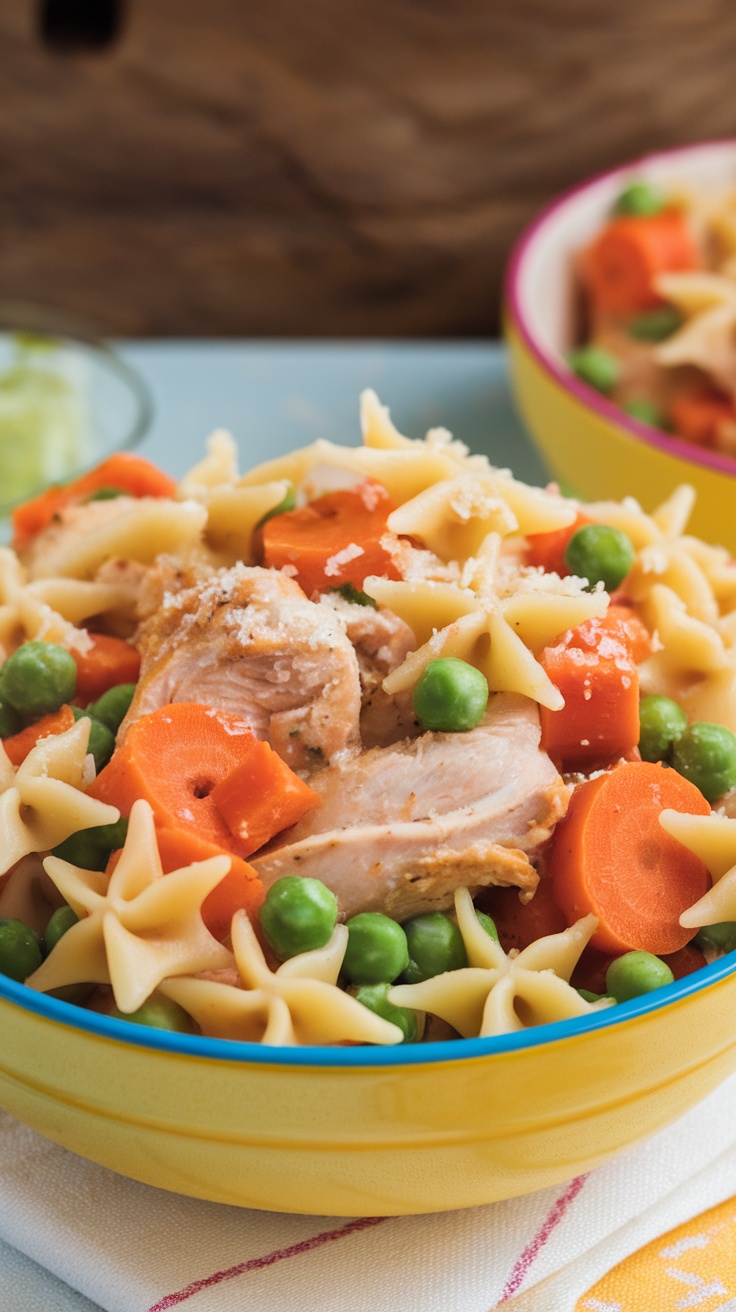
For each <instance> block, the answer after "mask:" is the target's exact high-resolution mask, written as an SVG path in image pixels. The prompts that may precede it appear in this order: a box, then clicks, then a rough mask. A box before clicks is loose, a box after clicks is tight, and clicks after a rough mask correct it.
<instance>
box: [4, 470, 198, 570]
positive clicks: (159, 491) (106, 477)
mask: <svg viewBox="0 0 736 1312" xmlns="http://www.w3.org/2000/svg"><path fill="white" fill-rule="evenodd" d="M103 487H115V488H119V489H120V490H121V492H126V493H127V494H128V495H129V496H132V497H173V496H174V494H175V492H176V481H175V479H173V478H170V477H169V475H168V474H165V473H164V472H163V470H161V469H159V468H158V467H157V466H156V465H154V464H152V462H151V461H150V460H146V459H145V458H144V457H143V456H135V455H132V454H131V453H130V452H128V451H119V452H117V453H116V454H115V455H112V456H108V458H107V460H103V461H102V463H101V464H99V465H97V466H96V468H95V469H91V470H90V471H89V473H87V474H82V476H81V477H80V478H77V479H74V481H73V482H71V483H66V484H64V485H63V486H56V487H50V488H47V489H46V491H45V492H42V493H41V494H40V495H39V496H37V497H34V498H33V500H31V501H26V502H24V504H23V505H22V506H16V508H15V510H14V511H13V514H12V524H13V547H14V548H15V550H16V551H21V550H22V549H23V548H24V547H26V546H27V545H28V543H29V542H30V541H31V539H32V538H33V537H35V535H36V534H37V533H41V532H42V531H43V529H45V528H48V526H49V524H50V523H51V521H52V519H53V518H54V515H58V514H59V512H60V511H61V510H63V509H64V507H65V506H68V505H71V503H72V502H74V501H83V500H84V499H85V497H89V496H92V494H93V493H94V492H99V490H100V488H103Z"/></svg>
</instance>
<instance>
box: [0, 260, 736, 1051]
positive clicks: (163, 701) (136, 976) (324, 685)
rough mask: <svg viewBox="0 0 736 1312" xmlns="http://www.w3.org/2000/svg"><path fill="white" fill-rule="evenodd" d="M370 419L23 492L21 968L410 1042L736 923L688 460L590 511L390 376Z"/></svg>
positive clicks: (498, 1023) (712, 566) (545, 1007)
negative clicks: (658, 480)
mask: <svg viewBox="0 0 736 1312" xmlns="http://www.w3.org/2000/svg"><path fill="white" fill-rule="evenodd" d="M678 276H680V275H678ZM681 277H682V278H685V275H684V274H683V275H681ZM678 286H679V284H678ZM682 286H683V287H684V283H683V284H682ZM716 290H717V289H714V288H713V287H712V286H711V289H710V292H709V293H708V295H710V296H711V300H709V299H708V295H706V293H707V292H708V288H707V287H705V288H701V291H700V293H698V294H697V295H696V291H697V289H695V288H694V287H691V288H690V291H689V292H687V291H686V290H684V291H682V292H681V295H682V297H683V298H685V299H686V298H687V296H689V297H690V300H689V301H687V304H688V305H689V306H690V307H691V308H693V307H694V308H693V313H696V312H697V313H699V312H700V310H701V309H703V308H704V307H705V309H707V308H708V306H710V305H711V304H712V303H714V302H712V297H713V296H715V294H716ZM679 294H680V293H679V292H678V295H679ZM673 295H674V293H673ZM683 303H684V301H683ZM718 304H719V305H720V304H721V302H718ZM729 304H730V302H729ZM704 312H705V311H704ZM673 340H674V339H673ZM361 428H362V437H363V441H362V444H361V445H359V446H356V447H349V446H338V445H336V444H334V443H330V442H324V441H318V442H315V443H313V444H312V445H311V446H308V447H305V448H304V449H302V450H300V451H295V452H293V453H291V454H290V455H287V456H283V457H279V458H277V459H275V460H271V461H269V462H267V463H266V464H264V465H261V466H259V467H257V468H256V469H253V470H250V471H249V472H248V473H245V474H241V473H240V472H239V469H238V461H237V450H236V447H235V444H234V442H233V440H232V438H231V437H230V436H229V434H227V433H224V432H221V431H218V432H216V433H214V434H213V435H212V437H211V438H210V439H209V442H208V445H207V453H206V455H205V457H204V459H203V460H202V461H201V462H200V463H199V464H198V465H197V466H196V467H195V468H194V469H193V470H191V471H190V473H188V474H187V475H186V477H185V478H184V479H183V480H182V481H181V482H180V483H179V484H177V483H175V482H174V480H173V479H171V478H169V476H168V475H166V474H164V473H163V472H162V471H160V470H158V469H156V468H155V467H154V466H153V465H151V464H150V463H149V462H147V461H146V460H144V459H142V458H141V457H139V456H132V455H126V456H115V457H113V458H112V459H111V460H109V461H106V462H104V463H103V465H101V466H99V467H98V468H97V469H96V470H93V471H91V473H89V474H86V475H84V476H83V477H82V478H81V479H79V480H77V481H76V482H75V483H72V484H70V485H68V486H66V487H55V488H52V489H49V491H48V492H46V493H44V494H43V495H42V496H41V497H38V498H36V499H35V500H34V501H32V502H29V503H26V504H25V505H23V506H20V507H19V508H18V509H17V510H16V512H15V514H14V517H13V535H14V536H13V544H12V547H8V548H3V549H2V550H0V645H1V646H0V658H1V663H0V739H1V740H2V747H0V811H2V815H3V833H4V837H5V842H4V848H3V851H4V859H3V862H2V872H1V873H0V971H2V972H3V973H5V974H6V975H8V976H10V977H11V978H13V979H16V980H19V981H23V982H25V983H26V984H27V986H28V987H29V988H31V989H34V990H37V991H40V992H48V993H52V994H54V995H55V996H58V997H61V998H62V999H64V1000H66V1001H67V1002H71V1003H73V1004H74V1005H77V1006H83V1007H87V1008H91V1009H94V1010H97V1011H101V1012H104V1013H107V1014H109V1015H112V1016H114V1017H116V1018H118V1019H122V1020H127V1021H130V1022H134V1023H138V1024H143V1025H149V1026H155V1027H160V1028H164V1029H176V1030H180V1031H183V1032H186V1033H190V1034H195V1035H196V1034H202V1035H206V1036H213V1037H217V1038H221V1039H228V1040H231V1041H234V1042H244V1041H249V1042H255V1043H262V1044H266V1045H274V1044H276V1045H293V1044H355V1043H361V1044H366V1043H368V1044H376V1045H389V1046H391V1045H396V1044H400V1043H417V1042H425V1041H427V1040H432V1039H442V1038H445V1039H447V1038H449V1039H458V1040H459V1039H462V1038H465V1037H471V1036H478V1035H480V1036H489V1035H497V1034H505V1033H512V1032H514V1031H517V1030H521V1029H525V1028H527V1027H530V1026H536V1025H544V1024H547V1023H549V1022H552V1021H557V1020H569V1021H574V1020H575V1019H576V1018H582V1017H588V1016H590V1015H591V1014H595V1013H598V1012H602V1011H607V1010H609V1009H610V1008H611V1007H612V1006H614V1005H615V1004H616V1003H617V1002H622V1001H625V1000H627V999H628V998H631V997H636V996H639V995H641V994H643V993H647V992H650V991H652V990H654V989H658V988H660V987H662V986H663V985H666V984H668V983H670V982H672V981H673V979H675V978H678V977H680V976H681V975H683V974H687V973H689V972H690V971H693V970H697V969H698V968H699V967H702V966H703V965H704V964H705V963H706V961H710V960H712V959H713V958H714V957H716V956H718V955H720V954H722V953H723V952H727V951H731V950H732V949H734V948H736V882H735V880H736V873H735V872H736V818H735V817H736V564H735V563H734V561H732V560H731V558H730V556H729V554H728V552H726V551H725V550H724V549H722V548H719V547H717V546H712V545H710V544H707V543H705V542H702V541H699V540H698V539H696V538H693V537H692V536H690V535H689V534H688V532H687V521H688V516H689V514H690V511H691V509H692V502H693V497H692V493H691V490H690V489H689V488H686V487H682V488H678V489H675V490H674V491H673V493H672V495H671V496H670V498H669V499H668V500H667V501H666V502H665V503H663V504H662V505H661V506H659V507H657V508H656V510H654V511H653V513H651V514H646V513H645V512H644V511H643V510H642V508H641V507H640V506H639V505H638V504H637V503H636V502H635V501H634V500H632V499H629V500H626V501H624V502H622V503H614V502H599V503H589V504H585V505H583V504H581V503H579V502H577V501H575V500H574V499H571V498H567V497H563V496H561V495H560V493H559V492H558V490H557V489H556V488H555V487H552V486H551V487H549V488H547V489H540V488H532V487H527V486H526V485H524V484H523V483H520V482H519V481H518V480H516V479H515V478H514V477H513V476H512V474H511V473H509V472H508V471H507V470H501V469H496V468H494V467H492V466H491V465H490V463H489V462H488V460H487V459H486V458H485V457H483V456H478V455H471V454H470V453H469V452H468V450H467V448H466V447H464V446H463V445H462V443H460V442H457V441H454V440H453V439H452V437H451V435H450V434H449V433H447V432H445V431H444V430H442V429H434V430H431V431H430V432H429V433H428V434H427V436H426V437H425V438H424V439H422V440H418V439H410V438H407V437H404V436H403V435H402V434H401V433H399V432H398V430H397V429H396V428H395V427H394V425H393V424H392V422H391V419H390V416H389V414H388V411H387V410H386V409H385V407H383V406H382V405H381V403H380V402H379V400H378V398H377V397H376V396H375V394H374V393H372V392H370V391H369V392H366V393H364V395H363V397H362V398H361Z"/></svg>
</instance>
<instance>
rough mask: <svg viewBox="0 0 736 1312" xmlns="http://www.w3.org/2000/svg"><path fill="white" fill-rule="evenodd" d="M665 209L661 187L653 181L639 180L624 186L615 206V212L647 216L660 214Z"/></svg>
mask: <svg viewBox="0 0 736 1312" xmlns="http://www.w3.org/2000/svg"><path fill="white" fill-rule="evenodd" d="M663 209H664V197H663V195H662V193H661V192H660V190H659V188H658V187H655V186H654V185H653V184H652V183H651V182H644V181H642V180H637V181H634V182H630V183H629V184H628V186H627V187H624V189H623V191H622V192H621V194H620V195H619V197H618V199H617V201H616V203H615V205H614V207H613V212H614V214H635V215H638V216H640V217H646V216H647V215H650V214H659V213H660V212H661V211H662V210H663Z"/></svg>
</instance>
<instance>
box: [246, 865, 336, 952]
mask: <svg viewBox="0 0 736 1312" xmlns="http://www.w3.org/2000/svg"><path fill="white" fill-rule="evenodd" d="M260 920H261V928H262V930H263V932H264V934H265V935H266V938H267V939H268V942H269V943H270V944H271V947H272V948H273V950H274V952H275V953H276V955H277V956H278V957H280V958H281V960H282V961H286V960H287V958H288V957H296V956H297V955H298V954H299V953H300V952H312V951H314V950H315V949H316V948H323V947H324V945H325V943H327V942H328V941H329V939H330V937H331V935H332V931H333V929H334V928H335V925H336V924H337V898H336V897H335V894H334V893H333V892H332V889H331V888H328V887H327V885H326V884H323V883H322V882H321V881H320V880H319V879H310V878H309V877H305V876H301V875H284V876H283V878H281V879H277V880H276V883H275V884H272V885H271V887H270V888H269V890H268V892H267V893H266V898H265V901H264V903H263V906H262V907H261V911H260Z"/></svg>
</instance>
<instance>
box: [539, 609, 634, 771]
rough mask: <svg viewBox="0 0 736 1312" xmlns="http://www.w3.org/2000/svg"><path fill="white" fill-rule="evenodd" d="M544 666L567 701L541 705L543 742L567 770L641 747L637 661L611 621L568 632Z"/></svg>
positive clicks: (548, 653)
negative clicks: (557, 707)
mask: <svg viewBox="0 0 736 1312" xmlns="http://www.w3.org/2000/svg"><path fill="white" fill-rule="evenodd" d="M581 635H582V636H581ZM540 664H541V665H542V667H543V669H544V670H545V672H546V673H547V674H548V676H549V678H550V680H551V681H552V683H553V684H554V685H555V687H556V688H558V689H559V691H560V692H561V693H562V696H563V697H564V699H565V704H564V706H563V707H562V709H561V710H559V711H551V710H548V708H547V707H546V706H540V708H539V712H540V722H541V726H542V746H543V748H544V750H545V751H546V752H548V754H549V755H550V756H551V757H552V760H553V761H555V762H556V763H557V764H558V765H559V766H560V767H561V768H564V769H568V770H570V769H576V768H579V767H580V766H583V765H585V764H590V763H591V762H599V761H607V760H610V759H612V758H615V757H617V756H624V755H625V754H626V753H627V752H629V751H631V749H632V748H634V747H636V745H637V743H638V742H639V677H638V673H637V669H636V664H635V662H634V660H633V658H632V655H631V652H630V651H629V649H628V647H627V646H626V645H625V643H624V642H622V641H621V640H620V638H619V637H617V636H615V633H614V632H612V631H611V630H610V629H609V628H607V626H606V625H598V626H597V627H596V621H594V620H588V621H587V623H586V624H583V625H580V626H579V627H578V628H577V629H571V630H568V632H567V633H566V634H564V635H563V636H562V640H561V641H560V642H558V643H557V644H555V646H553V647H545V649H544V651H543V652H542V655H541V657H540Z"/></svg>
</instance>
